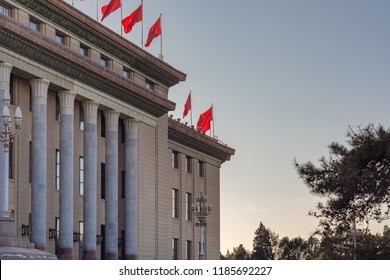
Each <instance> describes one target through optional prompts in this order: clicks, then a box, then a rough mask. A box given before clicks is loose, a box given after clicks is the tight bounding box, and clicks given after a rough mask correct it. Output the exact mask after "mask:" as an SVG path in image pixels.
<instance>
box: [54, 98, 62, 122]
mask: <svg viewBox="0 0 390 280" xmlns="http://www.w3.org/2000/svg"><path fill="white" fill-rule="evenodd" d="M60 115H61V112H60V99H59V98H58V95H56V116H55V118H56V121H60Z"/></svg>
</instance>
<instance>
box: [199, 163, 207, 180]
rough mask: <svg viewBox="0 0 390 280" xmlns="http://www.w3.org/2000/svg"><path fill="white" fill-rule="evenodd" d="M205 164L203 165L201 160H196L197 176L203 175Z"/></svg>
mask: <svg viewBox="0 0 390 280" xmlns="http://www.w3.org/2000/svg"><path fill="white" fill-rule="evenodd" d="M204 168H205V165H204V161H201V160H198V176H199V177H202V178H203V177H204V173H205V170H204Z"/></svg>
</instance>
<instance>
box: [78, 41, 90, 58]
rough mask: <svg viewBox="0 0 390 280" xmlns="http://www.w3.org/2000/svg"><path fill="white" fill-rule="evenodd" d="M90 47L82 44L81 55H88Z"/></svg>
mask: <svg viewBox="0 0 390 280" xmlns="http://www.w3.org/2000/svg"><path fill="white" fill-rule="evenodd" d="M88 49H89V48H88V47H87V46H85V45H82V44H80V54H81V55H83V56H85V57H88Z"/></svg>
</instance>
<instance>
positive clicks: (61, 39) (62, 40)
mask: <svg viewBox="0 0 390 280" xmlns="http://www.w3.org/2000/svg"><path fill="white" fill-rule="evenodd" d="M66 37H67V36H66V35H65V34H64V33H62V32H61V31H58V30H56V32H55V35H54V40H55V41H56V42H57V43H58V44H61V45H66Z"/></svg>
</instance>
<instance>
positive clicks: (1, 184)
mask: <svg viewBox="0 0 390 280" xmlns="http://www.w3.org/2000/svg"><path fill="white" fill-rule="evenodd" d="M11 70H12V65H11V64H9V63H4V62H1V63H0V113H1V114H2V113H3V107H4V102H3V98H4V93H5V92H9V82H10V81H9V80H10V76H11ZM0 131H4V124H3V120H1V121H0ZM4 160H5V158H4V146H3V143H2V142H0V216H1V217H8V216H9V212H8V190H6V189H5V181H4V180H8V178H5V174H4V167H5V166H4Z"/></svg>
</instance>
